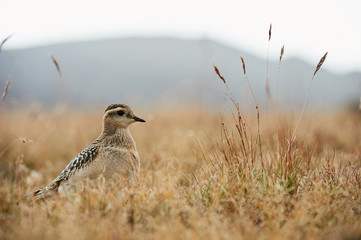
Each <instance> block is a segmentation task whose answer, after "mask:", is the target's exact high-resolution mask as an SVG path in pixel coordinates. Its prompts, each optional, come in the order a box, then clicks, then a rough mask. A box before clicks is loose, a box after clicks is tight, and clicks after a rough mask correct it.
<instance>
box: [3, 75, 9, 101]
mask: <svg viewBox="0 0 361 240" xmlns="http://www.w3.org/2000/svg"><path fill="white" fill-rule="evenodd" d="M10 82H11V77H9V78H8V80H7V81H6V84H5V88H4V92H3V95H2V99H1V100H2V102H5V98H6V95H7V94H8V91H9V88H10Z"/></svg>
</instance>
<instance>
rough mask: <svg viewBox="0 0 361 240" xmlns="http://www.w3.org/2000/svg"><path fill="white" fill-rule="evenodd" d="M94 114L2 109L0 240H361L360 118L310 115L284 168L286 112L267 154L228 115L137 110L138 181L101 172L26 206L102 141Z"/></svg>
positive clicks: (288, 127)
mask: <svg viewBox="0 0 361 240" xmlns="http://www.w3.org/2000/svg"><path fill="white" fill-rule="evenodd" d="M99 112H100V113H101V111H99ZM99 112H96V113H80V114H77V116H76V117H75V116H74V115H73V114H71V113H69V115H68V114H62V113H58V112H56V111H54V112H53V113H45V114H42V113H38V112H37V111H36V110H31V111H29V112H26V113H24V112H21V113H16V112H11V111H4V112H3V113H2V124H1V129H0V132H1V133H11V134H13V135H9V134H2V135H1V138H0V151H1V152H0V159H1V160H0V165H1V180H0V181H1V185H0V239H54V238H56V239H359V238H360V237H361V195H360V187H361V170H360V169H361V168H360V164H361V155H360V153H361V126H360V125H361V116H360V114H358V113H346V112H345V113H338V114H328V115H326V114H324V115H322V116H321V115H320V114H316V115H306V116H305V117H304V119H303V122H302V124H301V126H300V128H299V132H298V135H297V139H296V141H295V146H294V147H293V152H292V166H288V167H289V168H287V167H286V166H284V161H283V160H284V159H283V158H282V154H285V153H286V152H287V141H286V139H287V138H288V139H289V138H290V137H291V134H292V130H293V126H294V124H295V121H293V120H292V119H291V118H290V117H289V116H287V115H284V116H280V123H279V133H280V137H279V141H280V150H279V152H277V144H276V143H277V141H276V139H277V128H276V127H275V126H274V127H272V126H273V125H270V128H269V130H268V131H269V132H267V133H266V132H263V134H267V135H268V136H270V137H269V138H270V141H269V143H268V144H264V145H262V150H260V149H259V148H257V147H256V148H255V147H253V148H251V147H250V145H251V141H253V144H254V145H257V144H255V141H256V140H251V138H253V139H255V136H248V141H249V142H248V143H247V142H244V143H243V144H245V147H243V146H242V143H241V140H242V139H241V138H240V135H239V131H238V129H237V128H234V119H233V118H232V116H231V114H225V115H224V116H223V118H222V121H221V120H220V118H219V116H218V115H217V114H213V113H210V112H206V111H204V110H201V109H192V110H189V109H188V110H185V109H183V110H179V111H177V112H172V111H167V112H164V111H161V109H160V110H159V111H157V110H155V109H153V110H152V112H148V113H147V112H146V111H141V110H137V113H138V114H139V115H140V116H142V117H144V118H145V119H146V120H147V123H146V124H135V125H133V126H132V127H131V131H132V133H133V135H134V138H135V140H136V142H137V146H138V149H139V154H140V156H141V161H142V171H141V173H140V176H139V179H138V180H137V182H136V183H134V184H133V185H129V184H128V183H124V182H110V183H105V182H104V181H102V179H99V181H97V182H88V183H86V184H85V188H84V191H82V192H79V193H74V194H70V195H60V196H59V197H57V198H54V199H52V200H49V201H47V202H45V203H42V204H30V203H29V202H26V201H22V198H23V196H24V195H25V194H26V193H28V192H30V191H33V190H36V189H37V188H38V187H41V186H43V185H44V184H46V183H48V182H49V181H50V180H51V179H52V178H54V177H55V176H56V175H57V174H58V173H59V172H60V171H61V170H62V169H63V167H64V166H65V165H66V164H67V162H68V161H69V160H70V159H71V158H72V157H73V156H74V155H75V154H77V153H78V152H79V150H81V149H82V148H84V147H86V146H87V144H88V143H90V142H91V141H92V140H93V139H95V138H96V137H97V135H98V134H99V132H100V129H101V116H100V113H99ZM255 115H256V114H255ZM270 119H276V116H274V115H270ZM221 122H223V124H222V123H221ZM256 122H257V121H256V117H255V118H254V119H252V121H251V123H250V124H249V127H250V128H254V129H256V128H257V123H256ZM271 122H272V121H271ZM254 123H255V124H254ZM260 124H261V126H265V125H266V122H265V121H262V118H261V123H260ZM94 126H95V127H94ZM254 132H256V131H254ZM14 136H26V137H27V138H26V139H32V140H33V142H32V143H31V142H25V143H24V142H23V141H21V138H19V137H14ZM19 140H20V141H19ZM248 144H249V145H248ZM260 151H262V157H261V156H260ZM34 170H35V171H37V172H38V173H40V174H41V176H43V178H41V176H39V175H36V173H35V172H32V171H34Z"/></svg>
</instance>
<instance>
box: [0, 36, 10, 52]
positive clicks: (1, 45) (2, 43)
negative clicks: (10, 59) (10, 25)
mask: <svg viewBox="0 0 361 240" xmlns="http://www.w3.org/2000/svg"><path fill="white" fill-rule="evenodd" d="M11 36H12V34H11V35H9V36H8V37H7V38H5V39H4V40H3V41H2V42H1V44H0V52H1V49H2V47H3V45H4V44H5V42H6V41H7V40H9V38H11Z"/></svg>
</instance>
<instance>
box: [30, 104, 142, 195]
mask: <svg viewBox="0 0 361 240" xmlns="http://www.w3.org/2000/svg"><path fill="white" fill-rule="evenodd" d="M136 121H139V122H145V121H144V120H143V119H141V118H138V117H136V116H135V115H134V113H133V111H132V110H131V108H130V107H128V106H127V105H124V104H111V105H109V106H108V107H107V108H106V110H105V113H104V116H103V130H102V133H101V134H100V136H99V137H98V138H97V139H96V140H95V141H94V142H92V143H91V145H90V146H89V147H87V148H85V149H84V150H83V151H81V152H80V153H79V154H78V155H77V156H76V157H74V158H73V159H72V160H71V161H70V163H69V164H68V165H67V166H66V167H65V169H64V170H63V171H62V172H61V173H60V174H59V176H58V177H56V178H55V179H54V180H53V181H52V182H51V183H50V184H48V185H47V186H46V187H44V188H41V189H39V190H38V191H36V192H34V196H43V195H47V194H49V193H52V192H57V190H58V188H59V187H60V186H61V185H62V184H64V183H66V182H70V181H72V180H79V179H86V178H90V179H94V178H97V177H98V176H100V175H103V176H104V177H105V178H110V177H113V176H114V175H115V174H116V175H122V176H129V177H130V178H131V179H134V178H135V175H136V173H137V172H138V171H139V168H140V161H139V155H138V152H137V149H136V144H135V141H134V139H133V137H132V135H131V134H130V132H129V128H128V126H129V125H130V124H132V123H134V122H136Z"/></svg>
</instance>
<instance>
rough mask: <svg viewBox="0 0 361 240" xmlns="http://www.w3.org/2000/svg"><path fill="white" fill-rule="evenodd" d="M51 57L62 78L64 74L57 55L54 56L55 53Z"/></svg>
mask: <svg viewBox="0 0 361 240" xmlns="http://www.w3.org/2000/svg"><path fill="white" fill-rule="evenodd" d="M51 59H52V60H53V63H54V65H55V67H56V70H57V71H58V73H59V76H60V77H61V78H63V74H62V73H61V70H60V66H59V63H58V61H56V59H55V57H54V56H53V55H51Z"/></svg>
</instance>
